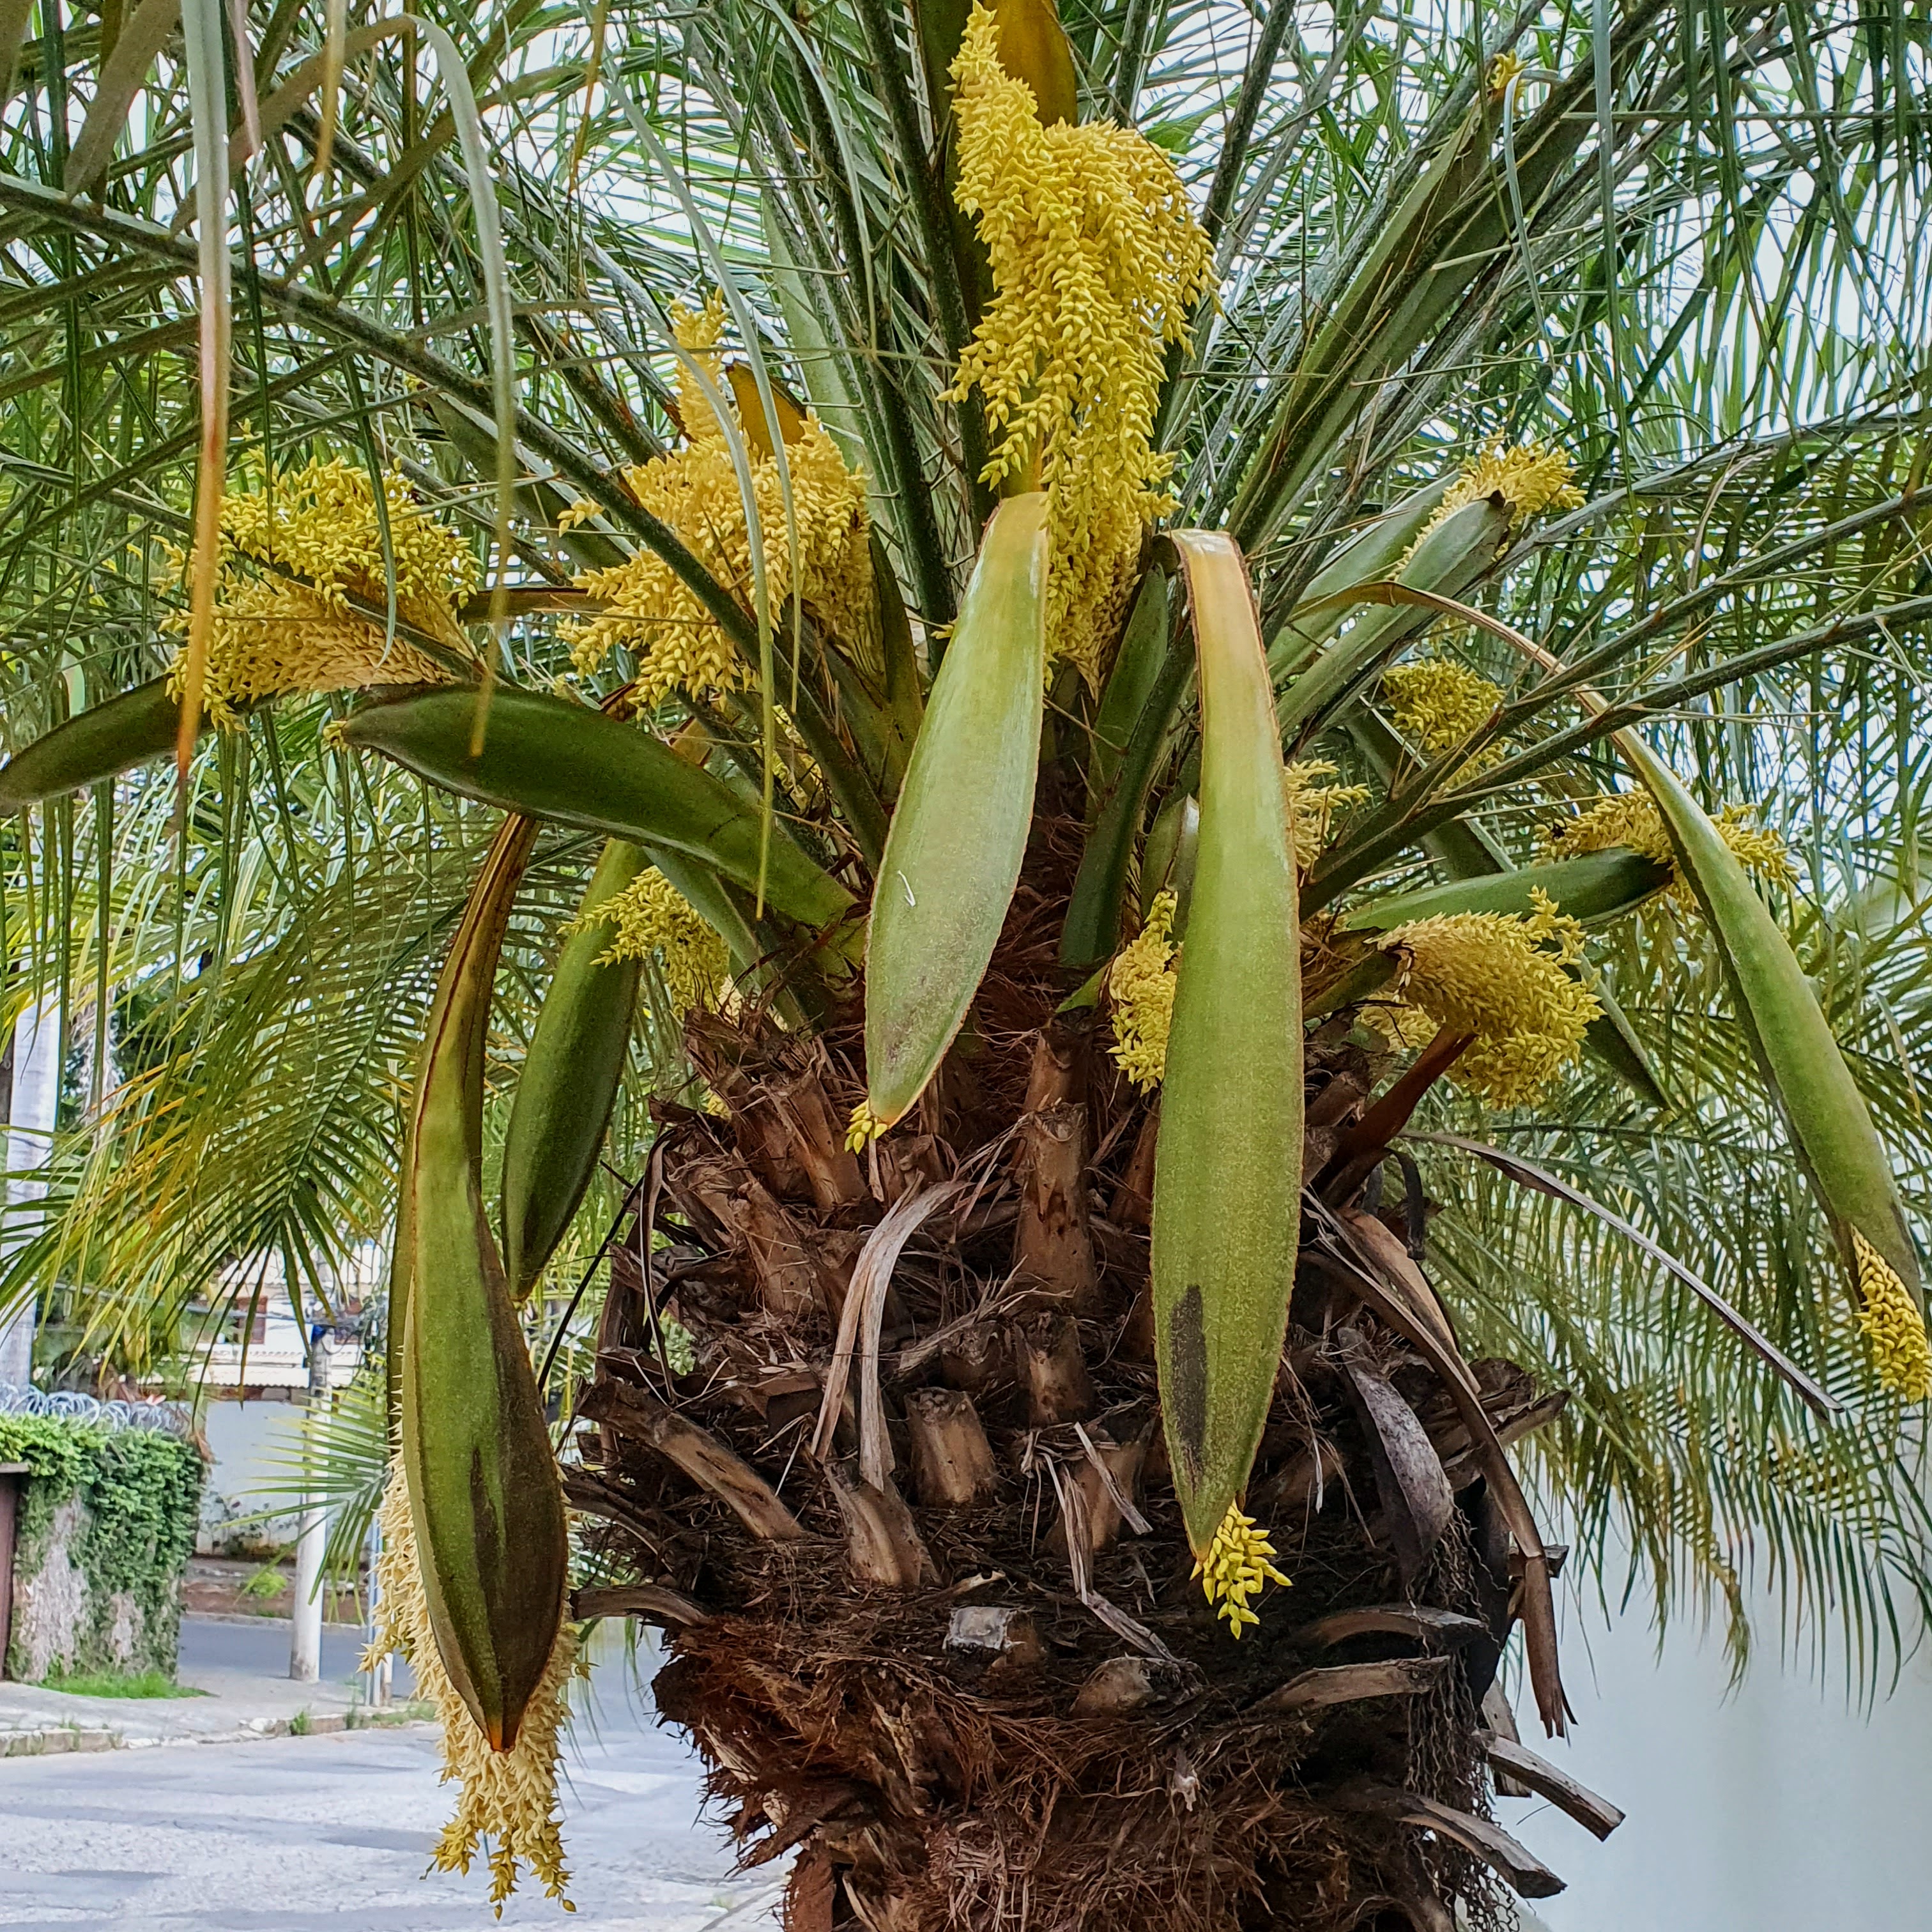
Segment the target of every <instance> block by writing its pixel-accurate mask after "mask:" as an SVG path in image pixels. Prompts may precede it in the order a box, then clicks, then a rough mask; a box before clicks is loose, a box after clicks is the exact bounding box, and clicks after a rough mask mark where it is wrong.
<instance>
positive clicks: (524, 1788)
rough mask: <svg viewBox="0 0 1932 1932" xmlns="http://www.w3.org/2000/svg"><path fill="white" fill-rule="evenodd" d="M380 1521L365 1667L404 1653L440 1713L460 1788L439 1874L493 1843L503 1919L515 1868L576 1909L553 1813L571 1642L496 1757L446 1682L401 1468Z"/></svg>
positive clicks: (450, 1768)
mask: <svg viewBox="0 0 1932 1932" xmlns="http://www.w3.org/2000/svg"><path fill="white" fill-rule="evenodd" d="M379 1520H380V1523H381V1525H382V1531H383V1553H382V1555H381V1556H380V1558H379V1559H377V1565H376V1580H377V1586H378V1587H379V1589H380V1592H381V1597H382V1601H381V1604H380V1608H379V1610H378V1611H377V1636H376V1641H375V1642H374V1643H373V1644H371V1646H370V1652H371V1655H369V1656H368V1657H367V1658H365V1659H364V1667H365V1669H366V1668H368V1667H369V1666H370V1665H371V1664H373V1663H374V1662H375V1661H377V1659H379V1658H383V1657H385V1656H386V1655H388V1654H389V1652H391V1651H392V1650H399V1651H401V1652H402V1653H403V1655H404V1656H405V1657H406V1658H408V1659H409V1663H410V1670H412V1671H413V1673H415V1676H416V1693H417V1695H418V1696H419V1697H424V1698H426V1699H427V1700H428V1701H429V1702H430V1703H432V1704H434V1706H436V1715H437V1722H438V1723H439V1724H440V1725H441V1726H442V1727H443V1781H444V1782H445V1783H446V1784H447V1783H449V1782H450V1781H452V1780H453V1781H455V1784H456V1787H457V1799H456V1815H455V1817H452V1819H451V1820H450V1821H449V1823H448V1824H446V1826H444V1827H443V1833H442V1835H441V1836H440V1838H438V1839H437V1842H436V1849H435V1852H434V1854H433V1855H434V1858H435V1861H436V1865H437V1870H439V1871H461V1872H466V1871H467V1870H469V1866H470V1861H472V1859H473V1858H475V1855H476V1852H477V1850H478V1846H480V1845H481V1844H483V1843H484V1841H486V1840H490V1839H493V1840H495V1841H496V1842H495V1844H494V1845H493V1846H492V1847H490V1849H488V1851H487V1856H488V1858H489V1861H490V1903H492V1904H493V1905H494V1906H496V1916H497V1917H498V1918H502V1915H503V1900H505V1899H506V1898H508V1897H509V1895H510V1894H511V1892H513V1891H515V1890H516V1888H517V1866H518V1865H519V1864H527V1865H528V1866H529V1868H530V1870H532V1872H533V1873H535V1875H536V1876H537V1877H538V1879H541V1881H542V1883H543V1888H544V1891H546V1892H547V1893H548V1894H550V1897H552V1898H554V1899H557V1900H560V1901H561V1902H562V1905H563V1908H564V1909H565V1911H566V1912H574V1911H575V1910H576V1909H577V1908H576V1907H575V1906H574V1905H572V1904H571V1902H570V1900H568V1898H567V1897H565V1895H564V1894H565V1888H566V1887H567V1886H568V1885H569V1882H570V1873H569V1872H568V1870H567V1869H566V1868H565V1865H564V1862H563V1838H562V1832H561V1831H560V1829H559V1825H558V1821H557V1816H556V1760H557V1733H558V1730H559V1727H561V1726H562V1722H563V1719H564V1716H565V1709H566V1706H565V1701H564V1688H565V1685H567V1684H568V1682H569V1681H570V1674H571V1669H572V1667H573V1665H574V1661H575V1657H576V1649H577V1645H576V1639H575V1637H574V1634H573V1633H572V1631H571V1628H570V1626H569V1625H568V1624H565V1625H564V1626H563V1627H562V1630H561V1631H559V1634H558V1637H557V1640H556V1649H554V1650H553V1651H552V1652H551V1653H550V1665H549V1667H548V1668H547V1670H545V1671H544V1677H543V1682H541V1684H540V1685H538V1687H537V1691H536V1694H535V1697H532V1699H531V1700H530V1703H529V1709H527V1710H526V1711H525V1712H524V1713H523V1725H522V1727H521V1728H520V1730H518V1732H517V1742H516V1743H515V1744H514V1745H513V1746H512V1747H511V1748H510V1749H509V1750H508V1751H492V1750H491V1749H490V1746H489V1744H488V1742H487V1740H486V1739H484V1736H483V1733H481V1731H479V1730H478V1729H477V1728H476V1721H475V1718H472V1717H471V1716H470V1715H469V1706H467V1705H466V1704H465V1703H463V1699H462V1697H461V1695H460V1694H459V1693H458V1690H457V1688H456V1686H455V1685H454V1684H452V1682H450V1681H449V1672H448V1671H447V1670H445V1669H444V1668H443V1658H442V1655H441V1653H440V1652H439V1651H438V1650H437V1646H436V1636H435V1633H434V1631H433V1630H432V1629H431V1625H430V1620H429V1607H428V1604H427V1602H426V1601H425V1599H424V1596H423V1585H422V1571H421V1569H420V1568H419V1564H418V1561H417V1556H416V1526H415V1523H414V1522H413V1519H412V1518H411V1517H410V1496H409V1490H408V1487H407V1484H405V1482H404V1478H403V1470H402V1466H401V1463H398V1464H397V1466H395V1469H392V1471H391V1472H390V1475H389V1487H388V1489H387V1490H386V1491H385V1492H384V1493H383V1508H382V1513H381V1516H380V1519H379Z"/></svg>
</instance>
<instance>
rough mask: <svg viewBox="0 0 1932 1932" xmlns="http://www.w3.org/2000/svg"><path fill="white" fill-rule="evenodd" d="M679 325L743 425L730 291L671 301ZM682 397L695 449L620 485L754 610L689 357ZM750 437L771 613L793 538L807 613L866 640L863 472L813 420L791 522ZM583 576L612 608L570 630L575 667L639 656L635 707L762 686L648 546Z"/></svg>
mask: <svg viewBox="0 0 1932 1932" xmlns="http://www.w3.org/2000/svg"><path fill="white" fill-rule="evenodd" d="M671 323H672V327H673V332H674V333H675V334H676V338H677V343H678V346H679V348H680V349H682V350H683V351H684V352H685V356H687V357H688V359H689V362H691V363H695V364H696V365H697V366H698V367H699V368H702V369H703V371H704V372H705V374H706V376H707V377H709V380H710V381H711V384H712V387H713V388H714V389H716V390H717V391H718V395H719V398H720V401H721V403H722V404H723V406H724V410H725V411H726V413H727V414H728V415H730V416H731V418H732V420H733V425H734V427H736V428H739V429H740V430H741V431H742V427H743V425H742V423H739V422H738V419H737V417H736V404H735V402H734V401H733V399H732V395H731V392H730V389H728V388H727V387H725V386H724V374H723V372H724V359H723V356H722V355H721V353H719V350H718V341H719V338H720V337H721V335H722V334H723V332H724V302H723V300H722V299H721V298H720V297H719V296H717V295H716V294H715V293H714V294H713V295H712V297H711V298H710V299H709V300H708V301H707V302H706V304H705V305H704V306H703V308H701V309H696V310H693V309H688V308H685V307H683V306H682V305H673V307H672V310H671ZM677 391H678V412H679V416H681V417H682V421H683V425H684V431H685V438H686V442H685V447H684V448H683V449H676V450H673V451H671V452H670V453H669V454H667V455H664V456H657V457H653V458H652V459H651V460H650V461H649V462H648V463H638V464H636V465H634V466H632V467H631V468H629V469H625V471H624V472H622V475H623V481H624V483H625V487H627V488H628V490H629V491H630V493H631V496H634V498H635V499H637V502H638V503H639V505H640V506H641V507H642V508H645V509H646V510H649V511H651V512H652V514H654V515H655V516H657V517H660V518H661V519H662V520H664V522H665V523H668V524H669V525H670V526H671V528H672V529H674V530H675V531H676V532H677V533H678V535H679V536H680V537H682V538H683V540H684V541H685V544H687V545H688V546H689V547H690V548H691V550H692V551H693V552H694V553H695V554H696V556H697V558H698V559H699V560H700V562H702V563H703V564H704V565H705V566H706V568H708V569H709V571H710V572H711V574H712V575H713V576H714V577H716V578H717V579H718V581H719V582H720V583H722V584H723V585H724V586H725V588H726V589H727V590H729V591H730V592H731V593H732V594H733V595H734V596H735V597H736V598H737V599H738V601H739V602H740V603H741V604H743V605H744V606H745V608H746V609H747V610H749V609H750V608H751V596H752V588H753V585H752V575H751V526H750V523H749V520H748V518H747V517H746V515H745V502H744V498H743V496H742V493H740V490H739V482H738V472H737V471H736V469H735V468H733V465H732V461H731V452H730V447H729V446H728V444H727V442H726V440H725V436H724V426H723V425H722V423H721V422H720V420H719V418H718V411H717V409H716V407H714V405H713V404H712V401H711V399H710V398H709V396H707V395H706V393H705V391H704V388H703V385H702V384H701V383H700V382H699V380H698V379H697V376H696V375H695V374H694V373H693V371H692V369H691V368H690V366H688V364H687V363H685V362H680V363H679V368H678V373H677ZM745 446H746V448H745V454H746V460H747V461H748V464H749V466H750V471H751V496H752V500H753V502H754V503H755V505H757V513H758V532H759V536H760V546H761V549H762V551H763V565H764V576H765V588H766V595H767V597H768V598H769V602H770V604H771V609H772V619H773V621H774V622H777V623H782V622H784V608H783V607H784V604H786V603H787V601H789V600H790V598H791V595H792V593H793V581H792V565H793V547H794V546H793V537H794V535H795V536H796V553H797V557H796V561H797V565H798V580H797V585H796V589H797V593H798V596H799V601H801V602H802V604H803V605H804V607H805V611H806V613H807V614H808V616H810V617H811V619H812V620H813V622H815V623H817V624H819V625H822V626H823V628H825V629H826V631H829V632H830V633H831V634H832V635H833V636H835V637H838V638H839V639H840V640H841V641H843V642H844V643H847V644H848V645H851V644H854V643H859V644H861V645H862V643H864V641H865V640H866V639H868V638H869V637H871V634H872V632H873V630H874V626H875V622H876V616H875V613H874V607H873V597H872V553H871V518H870V516H869V514H868V511H867V509H866V505H865V478H863V477H862V475H859V474H857V473H856V472H854V471H853V470H851V469H848V468H847V466H846V463H845V459H844V457H843V456H841V455H840V454H839V452H838V445H837V444H835V443H834V442H833V441H832V438H831V437H830V436H829V434H827V432H826V428H825V426H824V425H823V424H822V423H821V422H820V421H819V420H818V419H817V416H810V415H808V416H806V417H805V419H804V422H803V423H802V425H800V426H799V428H798V430H797V431H796V435H795V436H794V437H792V439H791V440H788V441H787V442H786V443H785V445H784V458H785V464H786V469H787V473H788V475H789V478H790V491H791V504H790V509H791V520H790V522H789V523H788V522H787V511H786V502H785V491H784V487H783V486H782V485H781V483H780V481H779V475H778V457H777V455H776V454H775V452H774V453H773V454H772V455H762V454H760V452H759V449H758V448H757V440H756V439H754V438H745ZM595 514H597V511H596V510H595V507H594V506H593V505H590V504H589V503H579V504H574V505H571V508H569V509H568V510H567V511H565V513H564V514H563V516H562V518H561V519H560V522H561V523H562V526H563V527H564V528H565V529H569V528H571V527H573V526H574V525H576V524H577V523H583V522H587V521H588V520H589V519H590V518H591V517H594V516H595ZM576 581H577V585H578V586H579V587H580V589H583V590H585V591H587V592H589V594H590V595H592V597H595V598H598V599H599V600H600V601H601V602H602V603H603V604H604V610H603V611H602V613H601V614H599V615H598V616H595V617H590V618H586V619H583V620H581V621H580V622H574V623H569V624H565V625H563V626H562V634H563V636H564V637H565V640H566V641H567V642H568V643H569V645H570V647H571V653H570V655H571V663H572V664H573V665H574V667H576V669H577V672H578V673H579V674H580V675H582V676H590V675H592V673H595V672H596V671H597V670H599V669H600V668H601V667H602V665H603V664H604V661H605V660H606V659H607V658H608V657H609V656H610V654H611V652H613V651H615V650H617V649H624V650H627V651H628V652H631V655H633V657H634V658H635V659H636V664H637V675H636V678H635V680H634V685H635V688H634V692H633V696H632V708H633V709H634V710H637V711H649V710H652V709H655V706H658V705H659V704H661V703H663V701H664V699H665V698H666V697H668V696H670V694H671V693H672V692H673V691H682V692H683V693H685V694H686V695H687V696H688V697H694V698H699V699H703V698H706V697H715V696H718V695H721V694H727V693H729V692H731V691H742V690H745V689H747V688H748V687H749V686H750V685H752V684H753V683H754V682H755V681H756V679H757V666H756V665H754V664H747V663H746V662H745V661H744V660H743V659H742V658H740V657H739V655H737V652H736V649H734V648H733V645H732V643H731V640H730V638H729V637H727V636H726V635H725V634H724V631H723V630H722V629H721V628H720V627H719V625H718V622H717V620H716V619H715V618H714V617H713V616H712V615H711V613H709V611H708V610H706V609H705V607H703V604H700V603H699V602H698V601H697V598H696V597H694V595H692V594H691V591H690V590H689V589H687V588H686V586H685V583H684V582H683V580H682V579H681V578H679V577H677V576H676V574H673V571H672V570H671V568H670V565H668V564H667V563H666V562H664V559H662V558H661V556H658V553H656V552H655V550H639V551H638V553H637V555H636V556H632V557H629V558H627V559H625V561H624V562H622V563H619V564H615V565H612V566H611V568H609V569H607V570H586V571H583V572H581V573H580V574H579V575H578V577H577V580H576Z"/></svg>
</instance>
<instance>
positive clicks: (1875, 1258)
mask: <svg viewBox="0 0 1932 1932" xmlns="http://www.w3.org/2000/svg"><path fill="white" fill-rule="evenodd" d="M1852 1253H1854V1254H1855V1255H1856V1256H1857V1257H1858V1326H1859V1327H1860V1328H1861V1329H1863V1330H1864V1336H1865V1340H1867V1342H1869V1343H1870V1344H1871V1352H1872V1360H1873V1363H1874V1364H1875V1365H1876V1367H1877V1370H1878V1379H1879V1381H1880V1382H1883V1383H1884V1384H1885V1387H1886V1388H1888V1389H1891V1390H1894V1391H1896V1392H1897V1394H1900V1395H1901V1396H1903V1397H1904V1398H1905V1400H1906V1401H1907V1402H1924V1401H1925V1400H1927V1398H1932V1341H1928V1340H1927V1339H1926V1334H1925V1318H1924V1316H1923V1315H1922V1314H1921V1313H1920V1312H1919V1307H1918V1301H1917V1298H1915V1296H1914V1295H1913V1294H1912V1291H1911V1289H1909V1288H1907V1287H1906V1285H1905V1284H1904V1283H1903V1282H1902V1281H1900V1280H1899V1278H1898V1276H1897V1271H1895V1270H1894V1268H1893V1267H1892V1265H1891V1263H1890V1262H1888V1261H1887V1260H1886V1259H1885V1257H1884V1256H1882V1254H1880V1253H1879V1251H1878V1250H1877V1249H1876V1248H1875V1247H1873V1246H1872V1244H1870V1242H1869V1241H1867V1240H1866V1239H1865V1238H1864V1235H1861V1234H1860V1233H1859V1232H1858V1230H1857V1229H1855V1228H1854V1229H1852Z"/></svg>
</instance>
